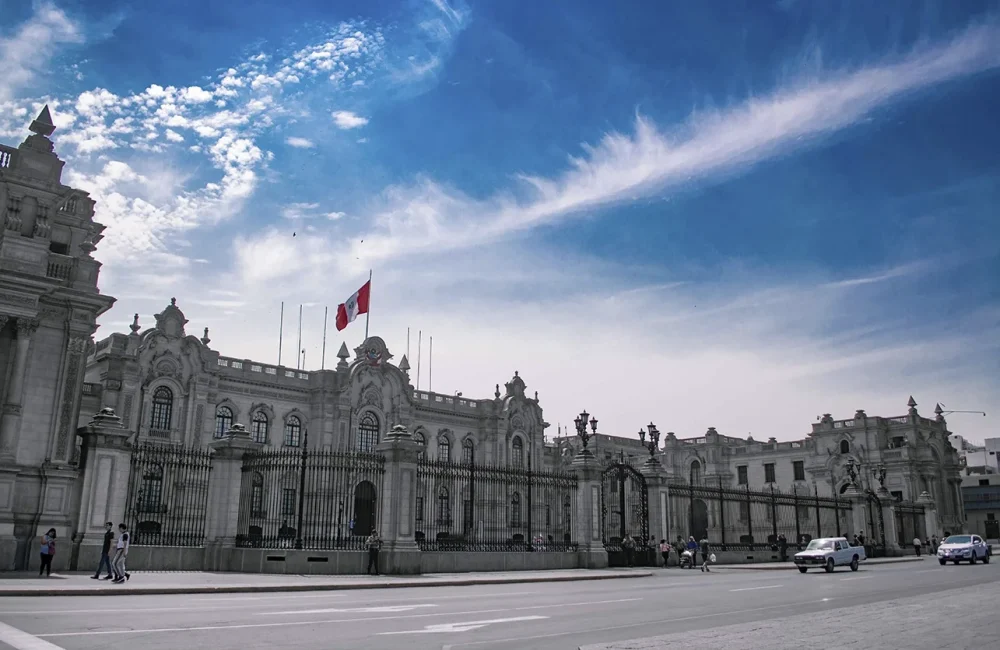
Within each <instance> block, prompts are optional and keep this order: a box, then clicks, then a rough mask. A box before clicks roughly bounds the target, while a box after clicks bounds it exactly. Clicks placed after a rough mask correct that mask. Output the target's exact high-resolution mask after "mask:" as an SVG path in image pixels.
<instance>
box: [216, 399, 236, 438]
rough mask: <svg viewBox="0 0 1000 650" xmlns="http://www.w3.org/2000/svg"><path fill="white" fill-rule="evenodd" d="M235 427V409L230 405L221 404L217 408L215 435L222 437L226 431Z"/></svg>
mask: <svg viewBox="0 0 1000 650" xmlns="http://www.w3.org/2000/svg"><path fill="white" fill-rule="evenodd" d="M232 428H233V410H232V409H231V408H229V407H228V406H220V407H219V408H217V409H216V410H215V437H216V438H221V437H223V436H224V435H226V431H229V430H230V429H232Z"/></svg>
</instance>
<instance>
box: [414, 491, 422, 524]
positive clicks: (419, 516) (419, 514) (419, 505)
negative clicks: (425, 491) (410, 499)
mask: <svg viewBox="0 0 1000 650" xmlns="http://www.w3.org/2000/svg"><path fill="white" fill-rule="evenodd" d="M414 510H416V512H417V521H418V522H423V521H424V498H423V497H417V503H416V506H415V508H414Z"/></svg>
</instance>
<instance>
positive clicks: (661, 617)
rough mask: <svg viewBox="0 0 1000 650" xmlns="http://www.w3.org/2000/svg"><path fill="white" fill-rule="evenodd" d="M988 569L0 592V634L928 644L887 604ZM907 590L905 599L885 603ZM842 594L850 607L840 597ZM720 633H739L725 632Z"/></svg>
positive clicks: (932, 638) (324, 643)
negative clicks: (167, 591)
mask: <svg viewBox="0 0 1000 650" xmlns="http://www.w3.org/2000/svg"><path fill="white" fill-rule="evenodd" d="M998 580H1000V566H998V564H997V563H994V564H990V565H988V566H984V565H978V566H974V567H970V566H964V565H963V566H958V567H956V566H947V567H940V566H938V565H937V563H935V562H933V561H923V562H915V563H905V564H896V565H881V566H873V567H868V568H863V569H862V570H861V571H859V572H857V573H851V572H850V571H838V572H836V573H834V574H832V575H828V574H825V573H809V574H806V575H800V574H799V573H798V572H794V571H790V572H775V571H760V572H756V571H729V572H725V571H716V572H713V573H711V574H707V575H706V574H702V573H700V572H698V571H680V570H669V571H662V570H661V571H658V572H656V573H655V574H654V575H653V576H651V577H644V578H636V579H628V580H602V581H595V582H565V583H537V584H510V585H478V586H468V587H420V588H412V589H398V588H397V589H386V590H366V591H346V592H335V591H332V592H331V591H326V592H301V593H280V594H279V593H261V594H195V595H132V596H103V597H94V596H66V597H37V598H36V597H32V598H25V597H21V598H2V599H0V621H2V622H3V623H4V624H6V626H9V627H2V628H0V640H2V641H3V642H6V643H7V644H8V645H7V646H6V647H13V648H17V649H18V650H45V649H46V648H47V649H49V650H51V649H52V648H64V649H65V650H76V649H91V648H92V649H95V650H96V649H98V648H100V649H102V650H106V649H119V648H120V649H122V650H125V649H128V650H132V649H134V648H137V647H141V648H143V650H168V649H169V650H173V649H175V648H180V647H184V648H212V649H213V650H229V649H233V650H235V649H237V648H239V649H244V648H272V647H281V648H317V647H324V648H330V647H336V648H363V649H376V648H378V649H384V648H393V647H401V646H405V647H406V648H408V650H420V649H423V648H435V649H440V648H455V649H456V650H460V649H465V648H483V649H487V650H488V649H490V648H507V649H515V648H516V649H522V648H579V647H581V646H596V647H612V648H626V647H628V648H656V647H666V646H665V645H664V644H665V643H668V641H662V642H661V641H660V640H651V641H645V642H633V643H629V644H625V645H620V644H615V645H612V646H601V644H614V643H615V642H619V641H623V640H627V639H649V638H650V637H659V636H662V635H673V636H671V637H669V638H670V639H671V640H670V641H669V643H670V645H671V646H673V645H674V643H681V644H682V645H681V646H678V647H686V644H688V643H689V642H690V643H691V645H692V647H704V648H709V647H721V646H720V645H719V644H718V643H715V644H714V645H713V644H711V643H710V644H709V645H705V641H704V636H702V637H698V633H699V632H704V631H705V630H710V629H713V628H719V629H718V630H717V632H718V634H720V635H723V634H724V635H726V637H725V638H727V639H728V640H727V641H726V642H725V643H724V644H723V645H725V646H726V647H745V648H762V649H763V648H768V649H769V650H770V649H772V648H777V647H781V648H784V647H792V646H793V645H795V644H799V645H798V647H812V646H810V644H808V643H805V644H803V641H805V640H806V639H814V638H816V637H817V629H821V630H831V629H832V630H836V629H840V630H842V632H841V636H840V637H838V639H839V641H838V643H839V644H840V645H848V646H849V645H850V643H851V638H852V635H853V636H858V635H863V636H864V637H865V638H867V639H869V640H870V639H871V638H876V636H872V635H877V638H879V639H881V641H879V642H878V643H877V644H876V647H885V648H890V647H906V648H907V649H915V650H919V649H920V648H923V647H926V648H935V649H936V650H939V649H940V648H947V647H971V646H968V645H965V646H955V645H953V643H952V642H951V641H950V639H951V638H952V637H951V636H950V635H951V634H952V627H954V626H952V625H949V624H948V621H947V620H938V621H937V623H938V624H936V625H932V626H926V625H925V626H923V627H922V628H921V629H922V630H923V632H921V634H920V635H919V637H914V638H912V639H910V640H908V641H907V642H906V643H904V644H903V645H893V643H891V642H887V641H886V638H889V639H892V638H894V637H893V636H892V634H893V629H894V628H893V625H897V626H898V627H900V631H902V628H903V627H907V626H909V627H911V628H912V626H913V621H910V622H909V623H907V621H908V620H909V619H907V618H906V617H905V616H896V615H895V614H894V612H911V613H912V611H914V610H913V607H914V606H915V605H916V606H917V607H919V608H922V609H919V610H917V611H922V612H924V614H923V616H924V617H933V612H934V611H935V609H936V608H935V603H937V604H938V606H939V607H940V606H941V604H942V603H948V602H952V601H953V599H954V598H955V595H956V594H958V593H959V592H951V593H949V594H945V595H935V594H941V592H944V591H947V590H955V589H964V590H965V591H964V592H961V593H966V594H967V595H968V596H969V597H970V598H973V599H975V600H979V601H980V602H981V605H980V606H981V607H986V608H987V609H989V608H992V609H990V612H992V611H993V609H995V605H994V604H995V603H996V599H997V597H998V595H1000V582H998ZM970 588H976V589H980V590H981V591H972V590H970ZM913 597H917V599H916V600H915V601H902V602H899V603H897V602H887V601H896V600H898V599H901V598H904V599H910V598H913ZM955 602H959V601H955ZM873 605H874V606H877V607H878V609H876V608H873V607H872V606H873ZM855 606H864V607H858V608H857V609H856V610H846V609H844V608H849V607H855ZM966 607H968V605H966ZM987 613H989V612H987ZM802 615H809V616H808V617H802ZM831 616H832V617H833V618H829V617H831ZM782 617H795V618H788V620H786V621H778V623H779V624H780V625H779V627H778V628H776V629H780V630H782V631H783V635H784V636H783V637H782V638H783V643H785V644H787V645H780V644H779V645H775V644H774V643H772V642H771V641H773V637H774V636H775V635H774V633H770V634H764V635H761V633H760V632H759V631H758V632H757V633H756V635H754V634H751V632H752V630H754V629H756V630H760V629H762V626H761V625H760V624H756V625H753V626H750V627H747V628H744V629H741V628H739V627H738V626H740V625H745V624H748V623H755V622H760V621H773V620H774V619H777V618H782ZM824 617H826V618H824ZM961 618H962V621H963V622H962V627H963V630H964V631H963V634H967V635H968V634H972V635H973V636H974V638H977V639H979V640H980V641H981V643H977V645H978V646H979V647H996V643H994V641H993V639H992V637H991V636H990V635H993V636H996V634H997V632H996V629H995V628H996V626H995V625H993V624H992V623H991V622H990V620H989V619H984V618H982V617H979V618H976V617H964V616H963V617H961ZM921 620H922V619H921ZM766 625H770V623H768V624H766ZM733 626H736V627H733ZM817 626H820V627H817ZM823 626H825V627H823ZM866 630H867V631H866ZM935 630H936V631H937V634H936V635H935V634H934V633H933V631H935ZM18 631H20V632H23V633H24V634H20V635H19V632H18ZM830 633H832V632H822V634H824V635H828V634H830ZM692 634H694V636H691V635H692ZM713 634H714V632H713ZM29 635H30V636H29ZM678 635H679V636H678ZM684 635H688V636H684ZM911 635H912V630H911ZM697 638H701V639H702V641H701V642H698V641H697ZM720 638H721V637H720ZM734 639H736V640H739V639H742V641H741V642H740V643H734V642H733V640H734ZM861 641H862V639H861V638H858V639H856V640H855V642H857V643H860V642H861ZM698 643H700V645H699V644H698ZM865 645H866V646H867V645H870V644H869V643H867V642H866V643H865ZM0 647H4V646H3V643H0ZM824 647H825V646H824Z"/></svg>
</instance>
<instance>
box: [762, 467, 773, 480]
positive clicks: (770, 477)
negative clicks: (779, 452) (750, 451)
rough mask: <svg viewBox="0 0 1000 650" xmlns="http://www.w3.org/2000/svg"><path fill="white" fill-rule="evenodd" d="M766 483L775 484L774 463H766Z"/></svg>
mask: <svg viewBox="0 0 1000 650" xmlns="http://www.w3.org/2000/svg"><path fill="white" fill-rule="evenodd" d="M764 482H765V483H774V463H764Z"/></svg>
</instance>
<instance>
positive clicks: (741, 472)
mask: <svg viewBox="0 0 1000 650" xmlns="http://www.w3.org/2000/svg"><path fill="white" fill-rule="evenodd" d="M736 481H737V483H739V484H740V485H746V484H748V483H749V482H750V481H749V480H748V479H747V466H746V465H739V466H737V468H736Z"/></svg>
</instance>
